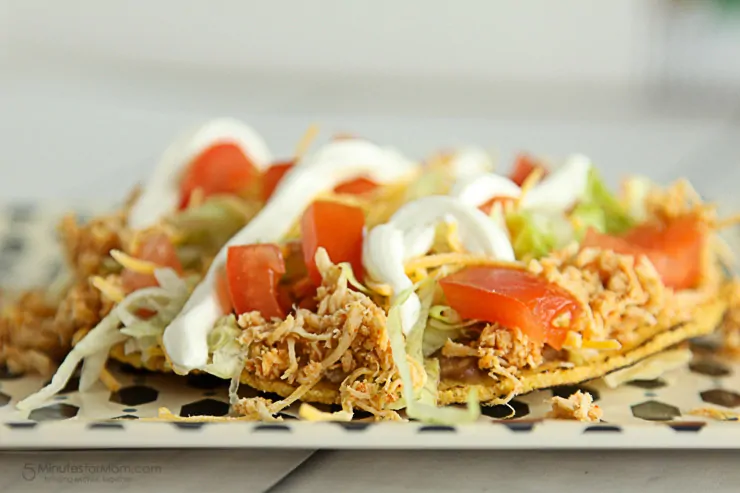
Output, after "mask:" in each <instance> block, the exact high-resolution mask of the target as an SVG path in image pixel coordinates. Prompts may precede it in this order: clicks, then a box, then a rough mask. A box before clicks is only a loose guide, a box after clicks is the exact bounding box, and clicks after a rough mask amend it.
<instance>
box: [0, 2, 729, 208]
mask: <svg viewBox="0 0 740 493" xmlns="http://www.w3.org/2000/svg"><path fill="white" fill-rule="evenodd" d="M0 6H1V7H0V41H1V42H2V46H3V50H2V53H1V54H0V56H2V58H1V59H0V67H1V69H0V97H1V98H2V108H1V109H0V153H1V154H0V156H2V159H1V160H0V163H1V165H2V180H0V198H1V199H3V200H39V199H50V198H55V199H65V200H85V201H88V200H96V201H104V200H111V199H112V198H119V197H121V196H123V195H124V193H125V192H126V191H127V190H128V187H129V186H131V185H133V184H134V183H135V182H136V181H138V180H140V179H141V178H143V177H144V176H146V173H147V170H148V169H150V168H151V167H152V166H153V164H154V163H155V161H156V159H157V157H158V155H159V153H160V152H161V151H162V150H163V149H164V148H165V147H166V145H167V144H168V143H169V142H170V140H171V139H172V138H173V137H174V136H175V135H176V134H177V133H179V132H180V131H182V130H183V129H184V128H186V127H188V126H190V125H193V124H197V123H199V122H201V121H203V120H205V119H207V118H209V117H214V116H235V117H238V118H241V119H243V120H245V121H246V122H248V123H250V124H251V125H253V126H254V127H255V128H256V129H257V130H259V131H260V132H261V133H262V134H263V135H264V136H265V138H266V139H267V141H268V143H269V144H270V146H271V147H272V148H273V149H274V151H275V153H276V154H277V155H289V154H291V153H292V151H293V148H294V145H295V143H296V141H297V140H298V139H299V138H300V136H301V135H302V133H303V132H304V131H305V129H306V128H307V126H308V125H309V124H310V123H313V122H316V123H319V124H320V125H321V129H322V131H323V132H322V135H323V136H324V137H325V138H326V137H327V136H328V135H331V134H332V133H335V132H338V131H348V132H352V133H355V134H361V135H363V136H366V137H368V138H370V139H372V140H375V141H378V142H382V143H384V144H389V145H395V146H398V147H400V148H401V149H402V150H404V151H405V152H407V153H409V154H410V155H413V156H417V157H423V156H426V155H429V154H430V153H431V152H433V151H434V150H436V149H439V148H443V147H450V146H458V145H465V144H479V145H482V146H484V147H487V148H490V149H492V150H494V151H495V152H496V153H497V155H498V156H499V157H500V159H501V161H502V166H505V167H506V166H508V162H507V161H508V160H509V159H510V157H511V156H512V155H513V153H515V152H517V151H519V150H522V149H526V150H530V151H532V152H534V153H540V154H544V155H547V156H563V155H565V154H568V153H571V152H584V153H587V154H588V155H590V156H591V157H592V158H593V159H594V160H595V161H596V162H597V163H598V164H599V165H601V166H602V167H604V169H605V174H606V176H607V177H609V178H611V179H616V178H617V177H618V176H619V175H621V174H623V173H625V172H636V171H641V172H643V173H645V174H648V175H649V176H652V177H653V178H656V179H663V180H665V179H668V178H670V177H672V176H676V175H679V174H681V175H688V176H689V177H690V178H692V179H693V180H695V181H696V182H697V185H698V186H699V188H700V189H701V190H702V191H704V192H705V193H706V194H709V195H714V196H722V197H728V200H736V199H734V194H733V192H734V188H735V184H737V183H740V166H738V164H739V163H740V149H738V145H737V144H738V142H740V139H738V137H740V90H738V89H740V1H736V0H704V1H676V0H619V1H611V2H606V1H601V2H594V1H592V0H559V1H557V2H553V1H550V0H522V1H518V2H510V1H509V2H506V1H499V0H456V1H454V2H452V1H444V0H415V1H411V0H405V1H402V0H374V1H351V2H350V1H342V0H313V1H311V2H300V1H287V0H274V1H270V2H267V1H264V0H262V1H259V0H210V1H192V0H128V1H126V2H102V1H95V0H65V1H64V2H61V1H54V0H46V1H43V0H0ZM737 200H739V201H740V199H737Z"/></svg>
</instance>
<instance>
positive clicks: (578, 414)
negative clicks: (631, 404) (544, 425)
mask: <svg viewBox="0 0 740 493" xmlns="http://www.w3.org/2000/svg"><path fill="white" fill-rule="evenodd" d="M550 403H551V404H552V409H551V410H550V412H549V413H547V416H546V417H547V418H550V419H569V420H576V421H584V422H588V423H595V422H599V421H601V417H602V416H603V415H604V411H602V409H601V408H600V407H599V406H597V405H596V404H594V398H593V397H592V396H591V394H589V393H588V392H581V391H580V390H579V391H578V392H576V393H575V394H572V395H571V396H570V397H568V398H567V399H564V398H563V397H557V396H556V397H553V398H552V399H551V401H550Z"/></svg>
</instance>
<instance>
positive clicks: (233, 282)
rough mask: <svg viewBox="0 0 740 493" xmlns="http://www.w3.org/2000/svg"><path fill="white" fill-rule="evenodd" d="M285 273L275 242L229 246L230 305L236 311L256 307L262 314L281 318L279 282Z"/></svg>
mask: <svg viewBox="0 0 740 493" xmlns="http://www.w3.org/2000/svg"><path fill="white" fill-rule="evenodd" d="M283 274H285V262H284V261H283V254H282V253H281V251H280V247H278V246H277V245H273V244H264V243H263V244H258V245H239V246H233V247H229V250H228V253H227V256H226V276H227V277H228V282H229V296H230V298H231V304H232V306H233V307H234V309H235V310H236V312H237V313H246V312H251V311H254V310H257V311H258V312H260V313H261V314H262V316H263V317H265V318H267V319H270V318H272V317H279V318H282V317H283V316H284V313H283V310H282V309H281V308H280V303H279V300H278V282H279V281H280V276H282V275H283Z"/></svg>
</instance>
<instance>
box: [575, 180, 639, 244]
mask: <svg viewBox="0 0 740 493" xmlns="http://www.w3.org/2000/svg"><path fill="white" fill-rule="evenodd" d="M570 217H571V219H572V220H573V221H574V223H575V224H577V225H578V226H577V227H576V237H577V238H578V239H580V238H581V237H582V236H583V234H585V232H586V230H587V229H588V228H589V227H593V228H594V229H596V230H597V231H599V232H601V233H609V234H620V233H623V232H625V231H627V230H628V229H630V228H631V227H632V226H634V224H635V220H634V219H633V218H632V217H631V216H630V214H629V213H628V212H627V210H626V209H625V207H624V206H623V205H622V203H621V202H620V201H619V199H618V198H617V197H616V196H615V195H614V194H613V193H612V192H611V191H610V190H609V188H608V187H607V186H606V184H605V183H604V181H603V180H602V179H601V177H600V176H599V173H598V171H596V169H594V168H591V170H590V171H589V174H588V182H587V183H586V191H585V193H584V196H583V199H582V200H581V201H580V202H579V204H578V205H577V206H576V207H575V208H574V209H573V211H572V212H571V215H570Z"/></svg>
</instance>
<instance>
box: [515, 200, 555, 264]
mask: <svg viewBox="0 0 740 493" xmlns="http://www.w3.org/2000/svg"><path fill="white" fill-rule="evenodd" d="M548 219H549V218H547V217H546V216H544V215H542V214H538V213H535V212H530V211H518V212H512V213H509V214H507V215H506V225H507V227H508V228H509V231H511V236H512V246H513V247H514V254H515V255H516V258H518V259H524V258H540V257H543V256H545V255H547V254H548V253H550V252H551V251H552V250H554V249H555V248H557V247H558V243H559V242H558V236H557V234H556V232H555V231H554V230H553V225H552V224H551V223H550V221H549V220H548Z"/></svg>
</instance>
